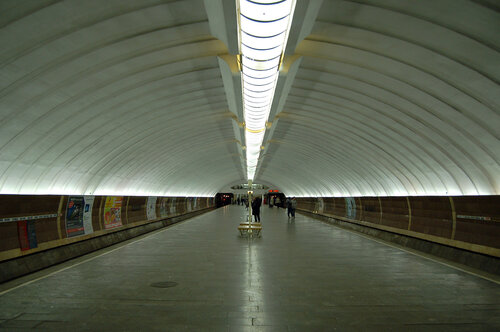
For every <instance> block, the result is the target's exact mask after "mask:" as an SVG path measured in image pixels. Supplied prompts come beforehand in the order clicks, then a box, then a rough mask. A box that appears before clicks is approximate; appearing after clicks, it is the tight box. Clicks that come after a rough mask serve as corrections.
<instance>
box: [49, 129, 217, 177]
mask: <svg viewBox="0 0 500 332" xmlns="http://www.w3.org/2000/svg"><path fill="white" fill-rule="evenodd" d="M155 136H159V137H154V139H155V141H157V142H158V143H154V144H155V146H162V142H164V138H163V137H162V136H161V134H160V133H156V135H155ZM146 139H149V140H151V139H153V138H151V137H146ZM218 139H219V137H215V138H211V140H218ZM205 141H209V139H205ZM151 149H153V150H154V148H151ZM200 149H201V148H200ZM136 150H138V151H142V150H141V149H136ZM143 154H144V152H141V153H139V154H134V158H135V157H137V158H139V157H141V156H142V155H143ZM172 154H175V151H173V152H172V151H171V150H168V151H165V153H164V155H161V156H160V157H159V158H158V159H160V160H161V159H165V155H169V156H170V155H172ZM130 156H131V155H130V154H127V155H123V156H121V157H122V159H121V160H118V161H117V160H115V166H112V167H111V168H110V169H109V171H108V172H107V173H108V174H113V176H115V175H117V174H118V175H123V171H122V169H123V168H124V167H127V166H129V167H134V168H138V167H143V164H144V163H142V164H141V163H139V162H137V163H135V164H133V165H132V163H131V162H130V160H129V161H128V162H124V160H125V159H126V158H127V157H130ZM141 158H142V157H141ZM141 158H139V159H141ZM144 159H146V158H144ZM154 162H156V160H151V159H148V160H147V162H145V163H146V164H151V163H154ZM169 164H170V163H169ZM117 167H118V168H117ZM67 169H71V167H69V166H68V165H66V166H65V168H62V169H61V171H60V172H58V174H62V173H64V172H65V171H66V170H67ZM86 169H87V170H89V168H86ZM98 172H99V171H97V173H98ZM101 173H105V172H101ZM56 177H57V178H59V176H55V177H54V178H56ZM82 180H84V179H82Z"/></svg>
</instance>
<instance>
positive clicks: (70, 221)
mask: <svg viewBox="0 0 500 332" xmlns="http://www.w3.org/2000/svg"><path fill="white" fill-rule="evenodd" d="M83 209H84V200H83V196H70V197H69V198H68V205H67V207H66V234H67V235H68V237H73V236H78V235H84V234H85V228H84V227H83Z"/></svg>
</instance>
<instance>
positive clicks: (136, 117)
mask: <svg viewBox="0 0 500 332" xmlns="http://www.w3.org/2000/svg"><path fill="white" fill-rule="evenodd" d="M161 107H163V106H161ZM158 110H159V108H156V109H155V110H153V111H150V112H156V111H158ZM146 113H147V112H146ZM129 114H130V115H132V112H126V114H125V115H129ZM142 116H143V113H140V114H137V113H136V114H134V116H133V117H132V118H131V119H128V118H126V117H120V119H119V120H120V121H121V122H123V123H127V121H132V120H134V119H140V118H141V117H142ZM91 121H94V120H91ZM95 121H97V120H95ZM90 123H91V122H89V121H86V122H84V125H90ZM104 126H105V124H102V125H101V126H100V127H98V128H97V129H98V130H99V129H100V128H102V127H104ZM78 129H81V126H79V127H78ZM76 130H77V129H74V130H70V132H71V133H74V132H75V131H76ZM105 135H106V134H105ZM105 135H101V136H99V137H96V138H94V140H93V141H92V142H90V144H89V145H88V146H86V147H84V148H83V149H82V150H81V151H80V152H78V153H84V152H85V151H86V150H87V149H88V148H89V146H93V145H94V143H95V142H96V141H100V140H101V139H102V138H103V137H104V136H105ZM64 138H65V137H63V140H64ZM53 147H54V146H53ZM53 147H51V148H53ZM70 149H71V150H74V147H71V146H69V147H68V148H66V149H65V150H64V151H62V152H61V153H60V154H59V156H58V157H57V158H55V159H59V158H60V157H62V156H63V155H64V154H65V153H66V152H67V151H68V150H70ZM49 151H50V149H49V150H46V153H48V152H49ZM42 157H43V154H42V155H40V156H39V157H38V159H39V158H42ZM38 159H37V160H38ZM35 162H36V161H35ZM50 165H52V164H50ZM50 165H49V166H50Z"/></svg>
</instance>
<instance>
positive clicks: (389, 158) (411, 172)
mask: <svg viewBox="0 0 500 332" xmlns="http://www.w3.org/2000/svg"><path fill="white" fill-rule="evenodd" d="M316 108H317V107H314V109H316ZM312 112H314V111H312ZM304 113H307V114H308V115H307V116H305V115H297V116H300V117H302V118H305V119H306V120H307V119H308V118H310V116H309V114H311V109H309V110H306V111H304ZM319 118H320V119H319V120H318V121H315V122H316V123H321V124H324V122H325V121H329V120H325V119H324V118H323V117H321V116H319ZM320 120H321V121H320ZM341 122H342V123H344V125H343V129H344V131H345V132H348V133H351V134H350V136H349V139H350V141H349V144H351V145H352V144H353V142H355V146H356V147H357V149H358V151H363V153H360V157H362V158H364V161H366V156H370V164H371V165H373V166H374V167H376V168H377V169H378V171H379V173H380V174H384V176H385V178H391V177H394V178H396V179H397V180H398V182H399V183H400V185H401V186H402V187H404V188H405V190H407V191H408V192H411V191H413V192H419V191H422V190H425V188H427V187H428V186H429V185H430V186H432V187H433V186H434V183H435V181H436V180H437V181H440V182H441V180H440V179H439V177H437V176H436V179H435V180H431V179H430V178H428V177H427V175H426V172H424V171H423V170H422V169H421V168H420V167H417V166H415V165H414V164H413V163H412V162H411V160H406V161H405V163H403V162H402V161H401V158H397V157H395V156H394V155H393V153H390V152H387V151H386V150H384V149H381V148H380V147H378V146H375V148H376V149H379V150H380V152H379V153H376V152H375V151H374V149H370V148H367V147H366V146H367V145H368V146H369V145H371V144H372V142H373V139H369V138H373V137H372V135H371V134H369V135H368V136H369V137H365V136H366V135H364V136H363V135H360V132H361V133H364V132H362V131H358V132H354V131H353V130H352V126H351V125H350V124H349V123H347V122H345V121H341ZM335 123H338V122H335ZM332 125H333V124H332ZM311 127H314V128H317V126H312V125H311ZM345 132H344V133H343V134H342V136H339V137H338V139H337V141H339V142H343V141H345V142H347V141H346V140H345V137H346V134H345ZM316 134H318V135H316ZM320 134H321V133H319V132H317V130H315V131H314V132H312V134H310V136H314V137H315V138H316V140H320V141H321V140H322V139H323V135H321V136H319V135H320ZM329 135H333V136H335V134H332V133H329ZM389 141H392V140H391V139H389ZM366 142H368V144H365V143H366ZM329 148H330V147H329ZM380 154H386V156H385V158H381V159H379V158H377V156H379V155H380ZM402 158H403V159H406V157H404V156H403V157H402ZM408 161H409V163H408ZM362 162H363V160H361V161H358V164H361V163H362ZM408 164H410V165H412V167H411V168H408V166H407V165H408ZM385 170H387V172H389V174H387V172H386V171H385ZM389 170H393V171H395V170H397V172H398V174H400V175H396V174H395V173H394V172H390V171H389ZM417 174H418V175H422V176H417ZM409 177H411V179H410V178H409ZM403 179H404V180H403ZM422 180H426V181H425V184H424V183H422ZM441 184H442V185H443V187H445V184H444V183H443V182H441ZM408 186H410V187H411V189H412V190H409V189H410V188H408ZM417 187H419V188H420V189H417ZM434 189H435V190H436V188H434ZM436 191H437V190H436Z"/></svg>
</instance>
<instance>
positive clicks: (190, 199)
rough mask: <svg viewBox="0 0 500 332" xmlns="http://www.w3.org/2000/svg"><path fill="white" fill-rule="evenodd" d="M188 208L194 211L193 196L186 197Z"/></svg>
mask: <svg viewBox="0 0 500 332" xmlns="http://www.w3.org/2000/svg"><path fill="white" fill-rule="evenodd" d="M186 208H187V212H191V211H193V197H188V198H186Z"/></svg>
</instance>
